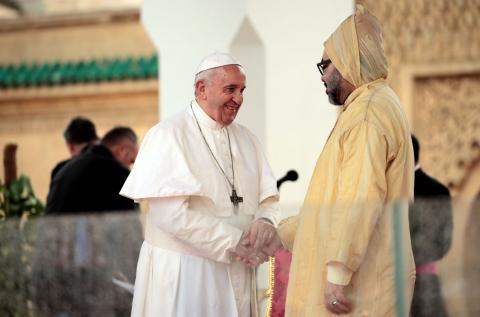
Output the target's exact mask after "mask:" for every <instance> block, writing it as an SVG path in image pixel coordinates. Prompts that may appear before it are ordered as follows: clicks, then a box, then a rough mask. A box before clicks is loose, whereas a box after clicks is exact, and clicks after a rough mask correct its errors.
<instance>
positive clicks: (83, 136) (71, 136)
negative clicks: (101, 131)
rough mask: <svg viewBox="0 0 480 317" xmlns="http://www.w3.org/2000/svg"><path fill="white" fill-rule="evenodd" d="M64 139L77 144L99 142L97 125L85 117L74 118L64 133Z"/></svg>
mask: <svg viewBox="0 0 480 317" xmlns="http://www.w3.org/2000/svg"><path fill="white" fill-rule="evenodd" d="M63 137H64V138H65V140H67V142H70V143H77V144H78V143H85V142H88V143H89V142H93V141H95V140H98V136H97V131H96V130H95V125H94V124H93V122H92V121H90V120H89V119H87V118H85V117H75V118H73V119H72V120H71V121H70V123H69V124H68V125H67V127H66V128H65V130H64V131H63Z"/></svg>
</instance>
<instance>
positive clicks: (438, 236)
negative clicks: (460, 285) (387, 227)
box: [409, 135, 452, 317]
mask: <svg viewBox="0 0 480 317" xmlns="http://www.w3.org/2000/svg"><path fill="white" fill-rule="evenodd" d="M412 143H413V150H414V155H415V164H416V166H415V187H414V193H415V202H414V204H413V206H411V207H410V212H409V220H410V233H411V238H412V248H413V255H414V258H415V264H416V270H417V279H416V281H415V289H414V292H413V301H412V307H411V316H412V317H423V316H425V317H426V316H436V317H442V316H447V310H446V308H445V303H444V301H443V298H442V290H441V284H440V280H439V278H438V275H437V261H438V260H440V259H441V258H442V257H444V256H445V254H446V253H447V252H448V250H449V248H450V244H451V240H452V209H451V201H450V192H449V190H448V188H447V187H445V186H444V185H442V184H441V183H439V182H438V181H437V180H435V179H433V178H432V177H430V176H429V175H427V174H426V173H425V172H424V171H423V170H422V169H421V168H420V164H419V158H420V145H419V143H418V140H417V138H416V137H415V136H414V135H412Z"/></svg>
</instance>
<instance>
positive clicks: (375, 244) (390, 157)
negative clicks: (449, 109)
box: [279, 6, 415, 317]
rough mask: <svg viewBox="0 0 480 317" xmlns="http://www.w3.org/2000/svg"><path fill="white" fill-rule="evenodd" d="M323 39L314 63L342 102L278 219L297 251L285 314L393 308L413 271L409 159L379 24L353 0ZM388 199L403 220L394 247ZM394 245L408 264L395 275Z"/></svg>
mask: <svg viewBox="0 0 480 317" xmlns="http://www.w3.org/2000/svg"><path fill="white" fill-rule="evenodd" d="M324 48H325V49H324V54H323V59H322V61H321V63H319V64H318V68H319V70H320V73H321V74H322V81H323V82H324V84H325V87H326V93H327V94H328V96H329V99H330V102H331V103H333V104H336V105H341V106H342V111H341V114H340V116H339V117H338V119H337V122H336V125H335V127H334V128H333V131H332V132H331V134H330V136H329V138H328V140H327V143H326V145H325V147H324V149H323V151H322V153H321V155H320V157H319V158H318V161H317V165H316V167H315V170H314V173H313V176H312V179H311V181H310V186H309V189H308V192H307V195H306V198H305V201H304V205H303V207H302V210H301V212H300V213H299V215H298V216H295V217H292V218H289V219H288V220H287V221H285V222H284V223H283V225H281V227H280V228H279V234H280V237H281V239H282V242H283V244H284V245H285V246H286V247H287V248H288V249H289V250H291V251H292V252H293V258H292V265H291V268H290V277H289V285H288V291H287V302H286V316H291V317H292V316H294V317H300V316H315V317H318V316H331V315H340V314H341V315H348V316H382V317H383V316H395V315H396V309H397V308H398V307H396V304H397V303H396V300H395V298H396V296H395V292H396V289H397V288H398V287H397V286H398V285H401V284H403V285H404V289H403V292H402V296H403V298H404V305H403V306H401V307H402V308H403V311H404V312H405V314H407V313H408V307H409V305H410V301H411V297H412V292H413V286H414V281H415V266H414V262H413V256H412V250H411V242H410V235H409V229H408V200H409V199H412V197H413V181H414V159H413V150H412V144H411V140H410V129H409V126H408V123H407V119H406V116H405V114H404V112H403V111H402V108H401V105H400V102H399V99H398V97H397V95H396V94H395V93H394V92H393V90H392V89H391V88H390V87H389V86H388V84H387V82H386V81H385V79H386V77H387V73H388V64H387V59H386V56H385V52H384V50H383V44H382V31H381V26H380V24H379V22H378V20H377V19H376V18H375V17H374V16H373V15H371V14H370V13H369V12H368V11H367V10H365V9H364V8H363V7H362V6H357V10H356V12H355V14H353V15H351V16H350V17H348V18H347V19H346V20H345V21H344V22H343V23H342V24H341V25H340V26H339V27H338V28H337V30H336V31H335V32H334V33H333V34H332V35H331V36H330V38H329V39H328V40H327V41H326V42H325V44H324ZM394 205H395V206H400V209H401V210H400V213H399V215H400V218H401V223H402V225H403V226H402V227H401V230H400V231H399V232H398V233H399V235H398V236H399V237H400V242H401V246H402V247H400V248H397V250H395V241H396V240H395V239H394V218H393V215H394V213H393V209H394V208H393V206H394ZM399 250H401V251H402V253H401V254H402V255H403V260H404V261H403V262H402V265H400V266H399V267H397V269H398V268H401V269H402V271H403V272H404V274H403V275H402V274H400V276H402V278H401V279H400V280H397V282H398V281H402V283H399V284H396V280H395V270H396V267H395V256H394V251H399ZM400 311H402V310H400Z"/></svg>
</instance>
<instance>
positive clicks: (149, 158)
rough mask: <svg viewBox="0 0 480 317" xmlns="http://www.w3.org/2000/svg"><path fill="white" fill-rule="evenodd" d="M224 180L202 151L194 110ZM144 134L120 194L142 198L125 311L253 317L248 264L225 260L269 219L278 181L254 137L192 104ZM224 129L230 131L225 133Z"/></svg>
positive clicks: (274, 214)
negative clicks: (237, 199) (141, 226)
mask: <svg viewBox="0 0 480 317" xmlns="http://www.w3.org/2000/svg"><path fill="white" fill-rule="evenodd" d="M192 108H193V110H194V111H195V115H196V117H197V119H198V122H199V124H200V127H201V129H202V131H203V134H204V135H205V138H206V140H207V142H208V144H209V146H210V148H211V150H212V152H213V154H214V155H215V157H216V159H217V160H218V162H219V164H220V165H222V169H223V170H224V172H225V174H226V175H227V177H228V178H229V179H230V181H231V180H232V179H233V175H232V160H231V157H230V148H229V143H228V136H229V137H230V143H231V151H232V155H233V168H234V172H235V188H236V191H237V194H238V195H239V196H241V197H243V203H240V205H239V207H238V209H237V210H235V209H234V207H233V205H232V202H231V201H230V195H231V194H232V188H231V186H230V184H229V183H228V181H227V180H226V177H225V175H223V174H222V172H221V171H220V169H219V167H218V166H217V163H216V162H215V160H214V159H213V157H212V154H211V153H210V152H209V149H208V147H207V145H206V144H205V141H204V139H203V137H202V135H201V134H200V130H199V127H198V126H197V123H196V121H195V117H194V116H193V114H192ZM192 108H191V107H188V108H187V109H186V110H185V111H184V112H181V113H179V114H178V115H176V116H174V117H172V118H171V119H169V120H166V121H163V122H161V123H159V124H157V125H156V126H154V127H153V128H152V129H150V131H149V132H148V133H147V135H146V136H145V139H144V141H143V143H142V146H141V148H140V151H139V154H138V156H137V159H136V161H135V165H134V167H133V169H132V171H131V173H130V176H129V177H128V179H127V180H126V182H125V184H124V186H123V188H122V190H121V192H120V194H121V195H123V196H126V197H129V198H132V199H135V200H137V201H141V200H145V199H146V200H147V201H148V206H149V210H148V211H147V215H146V225H145V241H144V243H143V245H142V249H141V251H140V256H139V259H138V265H137V275H136V280H135V293H134V298H133V305H132V316H161V317H168V316H175V317H182V316H188V317H192V316H205V317H216V316H218V317H230V316H232V317H234V316H239V317H244V316H255V315H256V311H255V310H256V308H255V307H256V305H255V296H254V293H253V292H252V289H254V281H253V277H252V269H250V268H248V267H246V266H245V265H243V264H241V263H238V262H235V260H232V259H231V253H230V251H232V250H234V248H235V246H236V245H237V243H238V241H239V240H240V238H241V235H242V233H243V231H244V230H245V229H247V228H248V226H249V225H250V224H251V223H252V221H253V220H254V219H257V218H260V217H263V218H268V219H270V220H271V221H272V222H273V223H274V224H276V222H277V217H278V208H277V204H276V202H277V201H278V191H277V187H276V179H275V177H274V175H273V173H272V171H271V169H270V166H269V165H268V163H267V161H266V159H265V156H264V154H263V151H262V149H261V147H260V144H259V143H258V141H257V138H256V137H255V136H254V135H253V134H252V133H251V132H250V131H249V130H247V129H246V128H245V127H243V126H241V125H239V124H236V123H232V124H231V125H229V126H228V127H222V126H221V125H219V124H218V123H217V122H215V121H214V120H212V119H211V118H210V117H209V116H208V115H207V114H206V113H205V112H204V111H203V110H202V109H201V108H200V106H199V105H198V104H197V103H196V102H195V101H192ZM227 129H228V136H227Z"/></svg>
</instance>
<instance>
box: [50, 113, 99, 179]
mask: <svg viewBox="0 0 480 317" xmlns="http://www.w3.org/2000/svg"><path fill="white" fill-rule="evenodd" d="M63 137H64V139H65V144H66V145H67V148H68V151H69V152H70V158H69V159H66V160H63V161H61V162H59V163H57V165H55V167H54V168H53V170H52V173H51V176H50V183H51V182H52V180H53V178H54V177H55V175H57V173H58V172H59V171H60V170H61V169H62V167H64V166H65V165H67V163H68V162H70V160H71V159H72V158H73V157H75V156H77V155H79V154H80V153H82V152H84V151H85V150H87V149H88V148H89V147H90V146H91V145H92V144H94V143H96V142H97V141H98V136H97V131H96V129H95V125H94V124H93V122H92V121H91V120H90V119H88V118H84V117H75V118H73V119H72V120H71V121H70V122H69V123H68V125H67V127H66V128H65V131H63Z"/></svg>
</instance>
